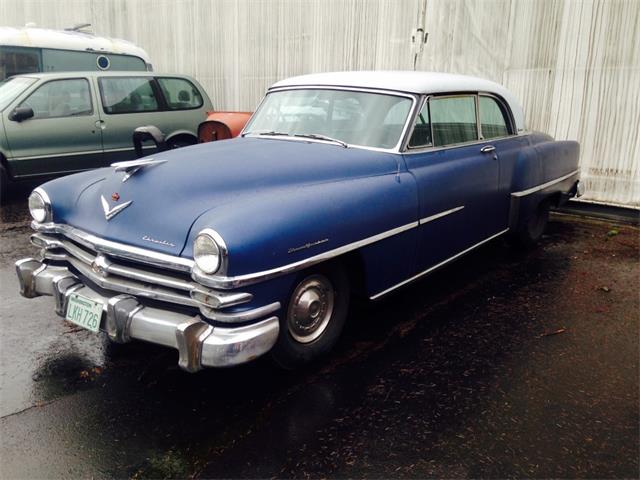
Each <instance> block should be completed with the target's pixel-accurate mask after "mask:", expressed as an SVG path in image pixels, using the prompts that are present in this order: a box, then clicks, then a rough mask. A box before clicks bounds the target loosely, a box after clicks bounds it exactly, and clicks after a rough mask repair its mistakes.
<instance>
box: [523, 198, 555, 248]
mask: <svg viewBox="0 0 640 480" xmlns="http://www.w3.org/2000/svg"><path fill="white" fill-rule="evenodd" d="M549 208H550V203H549V201H543V202H540V204H539V205H538V208H536V210H535V212H533V214H532V215H531V216H530V217H529V218H528V219H527V220H526V221H524V222H522V224H521V225H520V227H519V228H518V231H517V232H516V234H515V237H514V240H515V243H516V244H517V245H518V246H520V247H523V248H532V247H534V246H535V245H536V244H537V243H538V241H539V240H540V238H541V237H542V234H543V233H544V231H545V229H546V228H547V223H549Z"/></svg>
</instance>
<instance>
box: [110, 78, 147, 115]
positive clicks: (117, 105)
mask: <svg viewBox="0 0 640 480" xmlns="http://www.w3.org/2000/svg"><path fill="white" fill-rule="evenodd" d="M152 82H153V79H152V78H146V77H102V78H100V79H99V80H98V83H99V85H100V96H101V98H102V107H103V108H104V111H105V113H110V114H116V113H138V112H156V111H158V110H159V108H158V100H157V98H156V94H155V91H154V89H153V85H152Z"/></svg>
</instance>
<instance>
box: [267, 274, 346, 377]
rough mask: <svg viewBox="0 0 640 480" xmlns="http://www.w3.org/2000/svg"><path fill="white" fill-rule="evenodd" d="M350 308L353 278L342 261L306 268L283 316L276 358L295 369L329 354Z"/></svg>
mask: <svg viewBox="0 0 640 480" xmlns="http://www.w3.org/2000/svg"><path fill="white" fill-rule="evenodd" d="M348 308H349V281H348V278H347V274H346V272H345V271H344V268H343V267H342V266H340V265H331V266H321V267H319V268H315V269H313V270H310V271H307V272H305V274H304V275H301V276H300V277H299V279H298V281H297V282H296V285H295V287H294V288H293V291H292V292H291V295H290V296H289V300H288V302H287V308H286V310H285V311H284V312H283V315H282V318H281V319H280V336H279V337H278V341H277V342H276V345H275V347H274V349H273V350H272V356H273V359H274V360H275V361H276V363H278V364H279V365H280V366H281V367H283V368H286V369H293V368H296V367H298V366H301V365H304V364H305V363H308V362H310V361H311V360H313V359H315V358H317V357H319V356H322V355H325V354H327V353H328V352H329V351H330V350H331V349H332V348H333V346H334V345H335V344H336V342H337V341H338V338H339V337H340V334H341V333H342V329H343V327H344V324H345V321H346V318H347V311H348Z"/></svg>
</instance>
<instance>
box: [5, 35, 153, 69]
mask: <svg viewBox="0 0 640 480" xmlns="http://www.w3.org/2000/svg"><path fill="white" fill-rule="evenodd" d="M91 70H118V71H122V70H129V71H136V70H137V71H141V70H152V66H151V61H150V59H149V56H148V55H147V52H145V51H144V50H143V49H142V48H140V47H138V46H136V45H134V44H133V43H131V42H128V41H126V40H120V39H115V38H106V37H98V36H95V35H93V34H91V33H86V32H83V31H81V30H79V29H77V28H74V29H69V30H49V29H45V28H35V27H24V28H12V27H0V81H1V80H4V79H5V78H7V77H10V76H12V75H18V74H24V73H34V72H65V71H91Z"/></svg>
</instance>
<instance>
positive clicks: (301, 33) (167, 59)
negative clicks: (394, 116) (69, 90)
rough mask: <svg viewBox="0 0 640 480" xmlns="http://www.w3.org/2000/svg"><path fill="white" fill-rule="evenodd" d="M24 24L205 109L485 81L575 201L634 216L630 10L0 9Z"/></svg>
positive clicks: (475, 6)
mask: <svg viewBox="0 0 640 480" xmlns="http://www.w3.org/2000/svg"><path fill="white" fill-rule="evenodd" d="M26 22H35V23H37V24H38V26H42V27H52V28H63V27H67V26H70V25H73V24H75V23H81V22H90V23H92V24H93V26H94V30H95V32H96V33H97V34H100V35H106V36H114V37H121V38H125V39H128V40H131V41H133V42H135V43H137V44H139V45H140V46H142V47H143V48H145V49H146V50H147V52H148V53H149V54H150V55H151V58H152V61H153V63H154V65H155V69H156V70H158V71H169V72H181V73H187V74H190V75H193V76H195V77H196V78H198V80H200V81H201V82H202V83H203V85H204V86H205V88H206V89H207V91H208V92H209V94H210V96H211V98H212V100H213V102H214V105H215V106H216V108H218V109H230V110H236V109H237V110H253V109H254V108H255V106H256V105H257V103H258V102H259V100H260V98H261V97H262V95H263V93H264V91H265V89H266V88H267V87H268V86H269V85H270V84H272V83H273V82H275V81H276V80H278V79H281V78H283V77H287V76H292V75H298V74H302V73H310V72H318V71H330V70H357V69H413V68H414V65H415V67H416V69H418V70H439V71H448V72H454V73H466V74H472V75H478V76H482V77H486V78H490V79H492V80H495V81H498V82H500V83H503V84H505V85H506V86H507V87H508V88H509V89H511V90H512V91H513V92H514V93H515V94H516V95H517V96H518V97H519V98H520V99H521V101H522V103H523V107H524V109H525V114H526V117H527V124H528V127H529V128H530V129H534V130H541V131H544V132H547V133H549V134H551V135H553V136H554V137H555V138H557V139H575V140H578V141H580V143H581V145H582V158H581V169H582V176H583V179H584V180H585V181H586V186H587V196H586V197H585V198H587V199H590V200H595V201H601V202H609V203H617V204H624V205H628V206H634V207H636V208H638V207H640V135H638V132H640V94H639V90H640V27H639V25H640V1H636V0H473V1H472V0H135V1H134V0H0V24H2V25H8V26H22V25H24V24H25V23H26ZM422 24H424V26H425V28H426V31H427V32H429V40H428V43H427V45H426V46H425V47H424V50H423V51H422V53H420V52H419V51H418V50H417V49H416V48H415V47H414V46H413V44H412V42H411V34H412V30H413V29H415V28H416V27H417V26H420V25H422Z"/></svg>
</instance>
